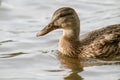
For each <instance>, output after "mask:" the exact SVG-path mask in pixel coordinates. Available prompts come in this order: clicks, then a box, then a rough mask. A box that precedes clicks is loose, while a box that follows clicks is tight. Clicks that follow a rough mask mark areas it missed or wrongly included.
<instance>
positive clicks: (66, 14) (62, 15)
mask: <svg viewBox="0 0 120 80" xmlns="http://www.w3.org/2000/svg"><path fill="white" fill-rule="evenodd" d="M69 15H72V13H65V14H61V15H60V16H59V17H65V16H69Z"/></svg>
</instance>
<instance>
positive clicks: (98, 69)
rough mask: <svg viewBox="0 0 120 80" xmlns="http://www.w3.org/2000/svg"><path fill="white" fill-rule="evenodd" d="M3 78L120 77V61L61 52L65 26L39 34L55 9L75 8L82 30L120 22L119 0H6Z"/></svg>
mask: <svg viewBox="0 0 120 80" xmlns="http://www.w3.org/2000/svg"><path fill="white" fill-rule="evenodd" d="M0 3H1V4H0V34H1V36H0V80H119V79H120V61H119V60H118V61H101V60H94V59H93V60H91V61H89V62H88V61H85V62H84V61H78V60H76V59H71V58H68V57H64V56H58V55H57V43H58V40H59V37H60V35H61V34H62V31H61V30H57V31H54V32H51V33H49V34H47V35H46V36H43V37H40V38H36V33H37V32H38V31H39V30H41V29H42V28H43V27H44V26H45V25H47V24H48V23H49V22H50V20H51V16H52V14H53V12H54V11H55V10H56V9H58V8H60V7H63V6H69V7H72V8H74V9H75V10H76V11H77V13H78V15H79V17H80V19H81V34H84V33H87V32H89V31H92V30H95V29H98V28H101V27H104V26H107V25H111V24H117V23H120V1H119V0H91V1H90V0H59V1H57V0H54V1H50V0H41V1H40V0H2V1H1V2H0Z"/></svg>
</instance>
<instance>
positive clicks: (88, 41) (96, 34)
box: [81, 24, 120, 45]
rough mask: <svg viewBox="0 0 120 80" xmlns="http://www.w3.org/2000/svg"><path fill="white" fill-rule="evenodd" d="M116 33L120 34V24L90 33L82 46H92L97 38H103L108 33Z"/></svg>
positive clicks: (83, 40) (82, 41)
mask: <svg viewBox="0 0 120 80" xmlns="http://www.w3.org/2000/svg"><path fill="white" fill-rule="evenodd" d="M115 32H118V33H120V24H115V25H110V26H107V27H104V28H101V29H98V30H94V31H91V32H89V33H88V34H87V35H86V36H85V37H84V38H83V39H82V40H81V44H82V45H89V44H91V42H92V41H94V40H96V39H97V38H99V37H101V36H102V35H104V34H108V33H111V34H112V33H115Z"/></svg>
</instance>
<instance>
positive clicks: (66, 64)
mask: <svg viewBox="0 0 120 80" xmlns="http://www.w3.org/2000/svg"><path fill="white" fill-rule="evenodd" d="M58 59H59V61H60V63H61V66H60V67H61V68H65V69H70V73H69V74H67V75H65V77H64V80H83V78H82V77H81V76H80V75H79V74H78V73H79V72H82V71H83V67H82V65H81V63H80V61H79V60H78V59H74V58H71V57H68V56H64V55H61V54H59V55H58Z"/></svg>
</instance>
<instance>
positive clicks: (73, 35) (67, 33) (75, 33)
mask: <svg viewBox="0 0 120 80" xmlns="http://www.w3.org/2000/svg"><path fill="white" fill-rule="evenodd" d="M79 32H80V30H79V29H76V30H73V29H67V30H63V35H62V36H63V37H65V38H67V39H69V40H71V39H72V40H74V41H79Z"/></svg>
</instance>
